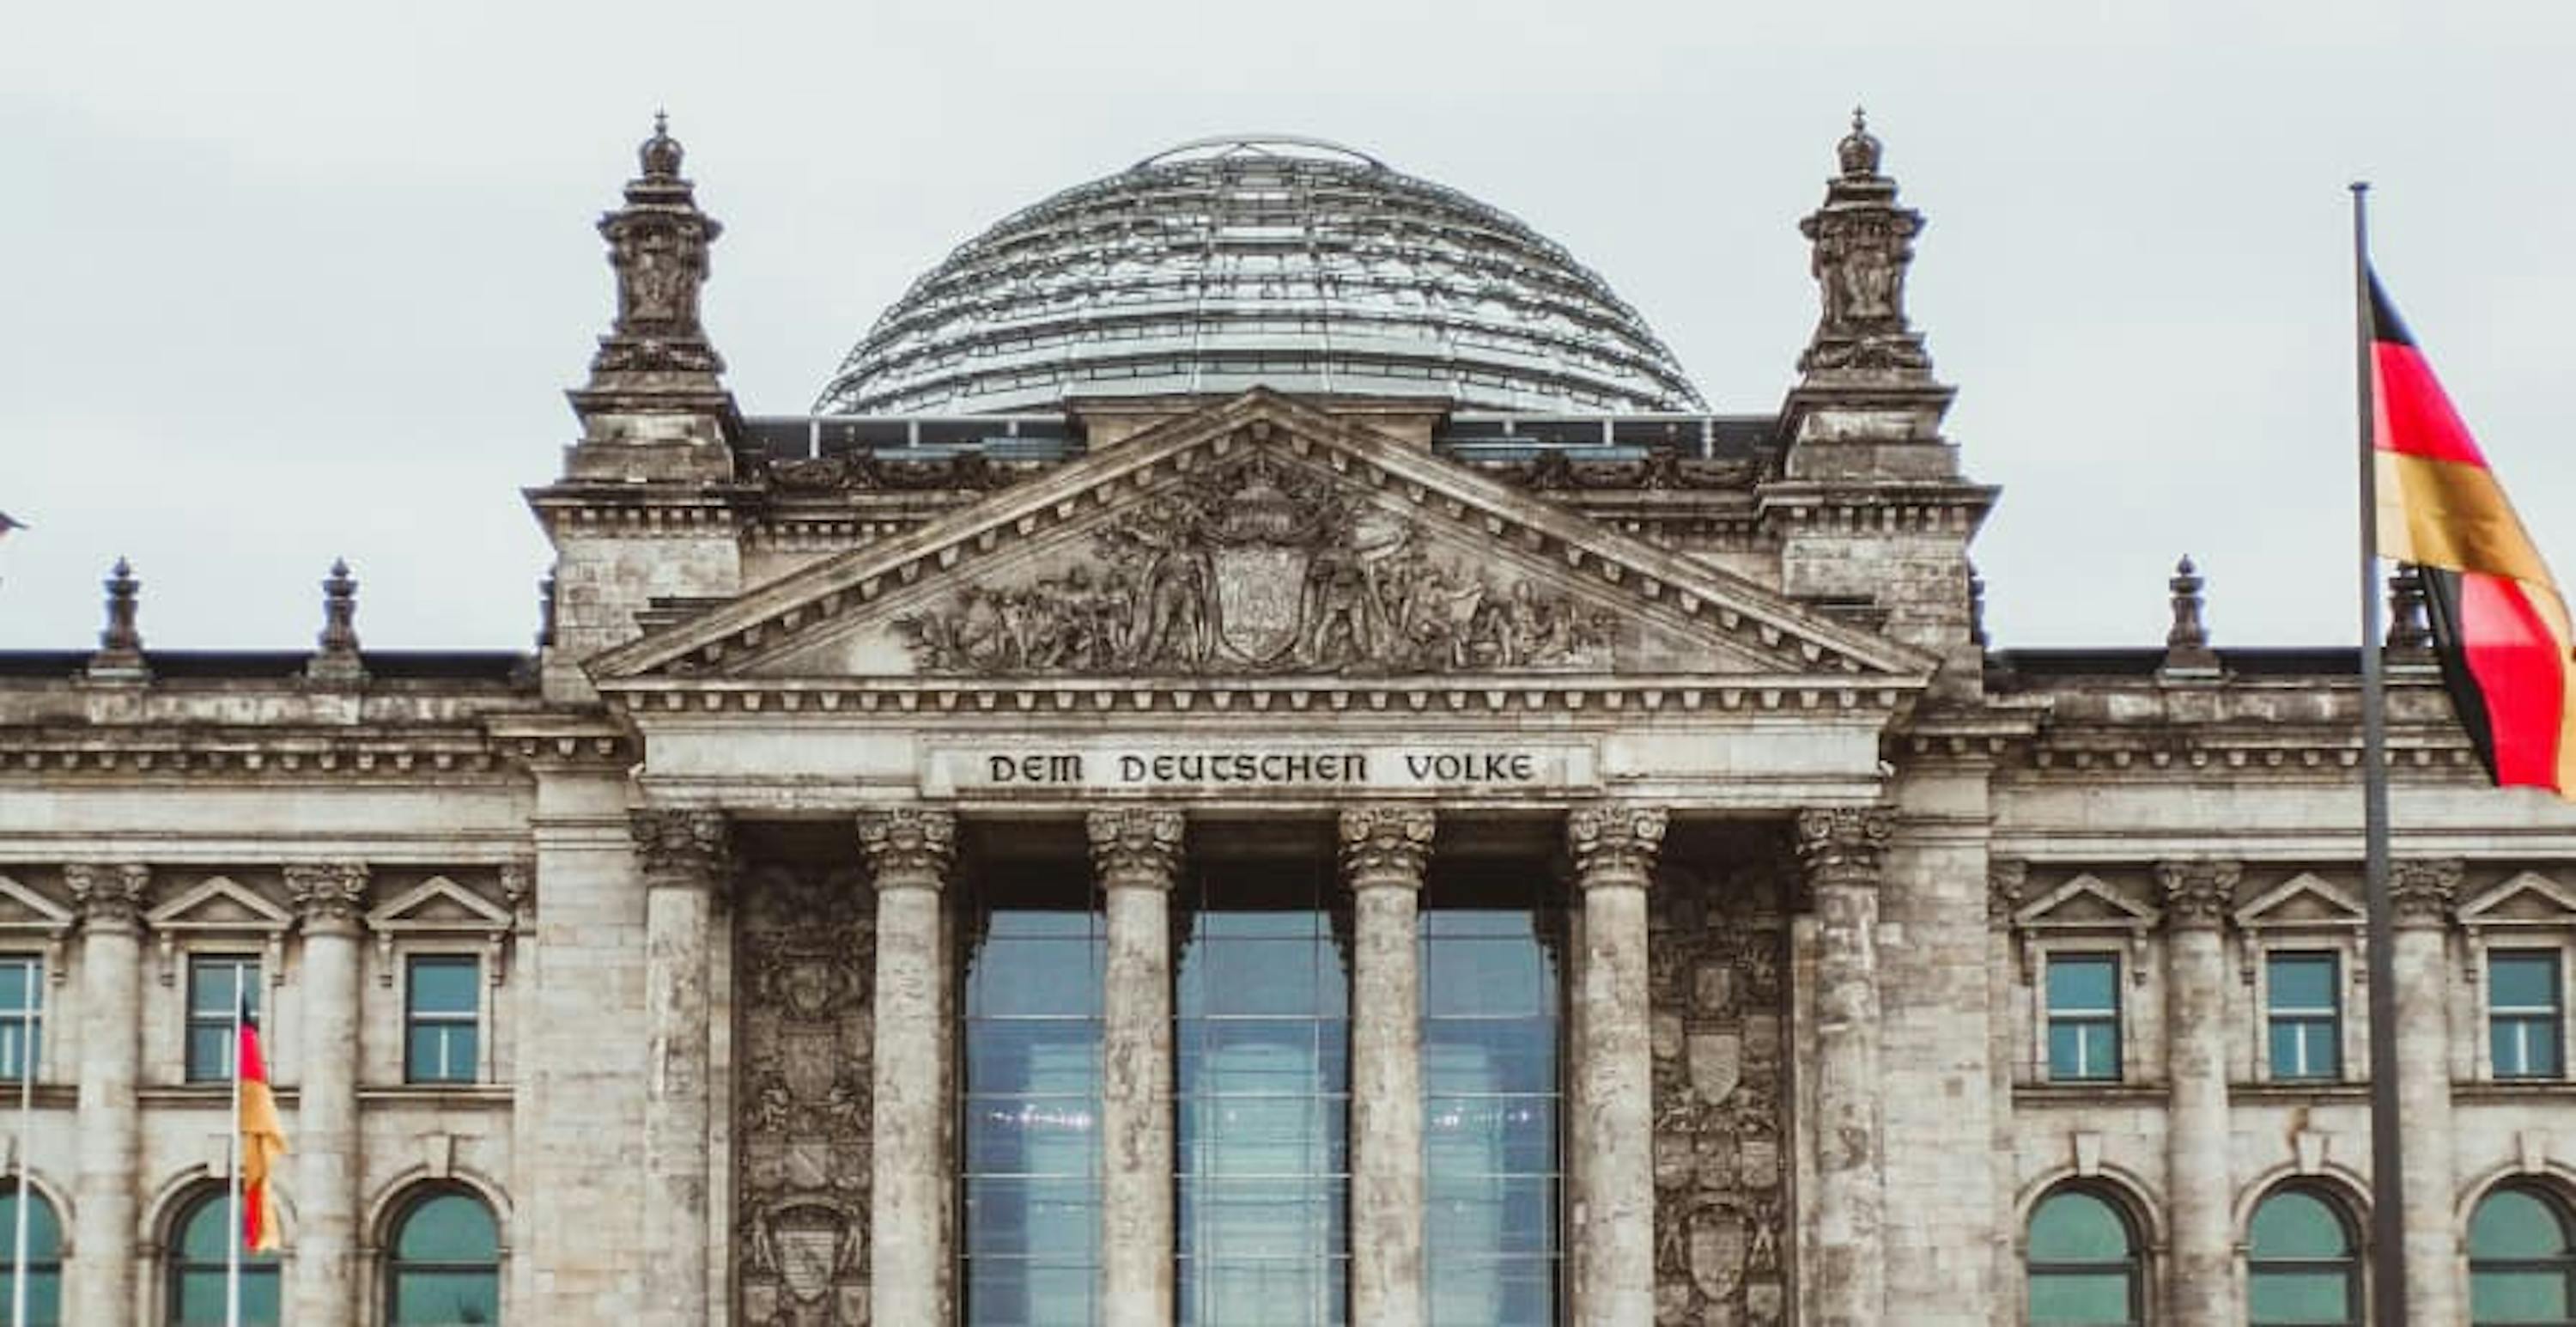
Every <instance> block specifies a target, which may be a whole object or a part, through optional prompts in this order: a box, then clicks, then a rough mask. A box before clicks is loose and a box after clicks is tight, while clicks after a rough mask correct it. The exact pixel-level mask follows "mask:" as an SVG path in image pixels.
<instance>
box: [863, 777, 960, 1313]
mask: <svg viewBox="0 0 2576 1327" xmlns="http://www.w3.org/2000/svg"><path fill="white" fill-rule="evenodd" d="M859 851H860V852H861V853H862V854H863V855H865V856H866V858H867V860H868V872H869V875H870V877H871V878H872V879H873V881H874V883H875V885H876V895H877V975H876V1008H875V1011H874V1012H875V1024H876V1056H875V1060H874V1064H873V1070H874V1074H875V1086H876V1121H875V1128H874V1135H873V1138H872V1143H873V1145H872V1146H871V1148H870V1149H869V1151H870V1156H871V1158H872V1162H871V1164H872V1167H873V1168H872V1169H871V1170H870V1172H869V1177H868V1239H869V1275H870V1277H871V1278H872V1283H871V1286H870V1291H869V1294H870V1303H871V1306H872V1313H871V1316H870V1321H873V1322H880V1323H886V1324H894V1323H907V1324H915V1323H917V1324H919V1325H920V1327H941V1325H942V1324H945V1323H948V1322H951V1321H953V1320H954V1315H955V1312H956V1305H955V1303H954V1298H953V1296H951V1295H950V1293H949V1286H950V1276H949V1263H950V1261H951V1258H950V1250H949V1234H950V1231H951V1229H952V1224H951V1222H950V1220H949V1203H950V1196H949V1180H948V1099H947V1091H946V1084H947V1082H948V1073H947V1059H946V1057H947V1046H948V1038H949V1035H950V1030H949V1028H948V1026H947V1023H946V1020H945V1019H944V1018H943V1017H942V1014H941V1011H942V1010H943V1009H945V1008H946V1002H945V1001H944V1000H943V998H942V994H943V992H944V991H945V990H946V989H947V985H948V954H947V951H946V949H945V947H944V946H943V945H942V944H941V943H940V927H939V894H940V891H941V890H943V889H945V888H947V886H948V875H949V869H950V867H952V866H954V865H955V864H956V861H957V817H956V816H954V815H952V814H950V813H948V812H946V811H932V810H925V809H923V808H920V807H901V808H897V809H895V810H891V811H871V812H868V813H867V814H865V815H862V816H860V817H859Z"/></svg>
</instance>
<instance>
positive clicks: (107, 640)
mask: <svg viewBox="0 0 2576 1327" xmlns="http://www.w3.org/2000/svg"><path fill="white" fill-rule="evenodd" d="M101 584H102V586H103V587H104V588H105V589H106V591H107V625H106V626H105V627H104V628H102V629H101V630H100V631H99V633H98V652H97V653H95V654H92V655H91V656H90V657H89V676H90V677H91V678H93V679H96V680H103V681H119V682H131V681H141V680H142V679H143V678H145V677H146V676H147V675H148V670H147V669H146V668H145V666H144V662H143V632H142V630H141V629H140V628H139V627H137V626H136V625H135V615H136V611H137V610H138V609H139V608H140V607H141V605H142V601H143V600H142V594H143V582H141V581H138V580H136V579H134V567H133V565H132V564H130V563H128V562H127V561H126V560H125V559H123V558H118V559H117V560H116V565H115V566H114V567H113V568H111V569H109V571H108V573H107V579H106V580H105V581H104V582H102V583H101Z"/></svg>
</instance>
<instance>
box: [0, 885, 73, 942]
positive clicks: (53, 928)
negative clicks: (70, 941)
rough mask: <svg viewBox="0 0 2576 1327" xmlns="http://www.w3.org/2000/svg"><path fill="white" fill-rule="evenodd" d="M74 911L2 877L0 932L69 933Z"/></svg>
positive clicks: (0, 889) (0, 887) (0, 888)
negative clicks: (67, 931)
mask: <svg viewBox="0 0 2576 1327" xmlns="http://www.w3.org/2000/svg"><path fill="white" fill-rule="evenodd" d="M71 924H72V910H71V909H69V908H67V907H64V906H63V905H62V904H59V903H56V902H54V901H53V900H52V899H49V898H46V897H45V896H44V895H42V894H39V893H37V892H36V891H35V890H32V889H29V888H28V887H27V886H25V885H22V884H20V883H18V882H17V881H15V880H12V879H10V878H9V877H8V876H5V875H0V931H20V932H24V931H46V932H61V931H65V930H69V929H70V928H71Z"/></svg>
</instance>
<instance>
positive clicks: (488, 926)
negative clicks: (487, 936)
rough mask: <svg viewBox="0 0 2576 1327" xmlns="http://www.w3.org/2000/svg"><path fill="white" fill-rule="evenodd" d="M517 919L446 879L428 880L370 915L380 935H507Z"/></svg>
mask: <svg viewBox="0 0 2576 1327" xmlns="http://www.w3.org/2000/svg"><path fill="white" fill-rule="evenodd" d="M515 920H516V919H515V918H513V917H512V916H511V915H510V913H509V910H508V909H506V908H503V907H502V906H501V905H499V904H497V903H494V902H492V901H490V900H489V899H486V898H484V897H483V896H481V895H479V894H476V893H475V892H473V891H472V890H469V889H467V888H466V887H464V886H463V885H460V884H458V883H456V882H455V881H453V880H450V879H448V878H447V877H445V876H443V875H441V876H431V877H430V878H429V879H427V880H424V881H422V882H420V883H419V884H417V885H414V886H412V887H411V888H409V889H406V890H404V891H403V892H402V893H400V894H397V895H395V896H394V897H393V898H391V899H388V900H386V901H385V903H384V905H383V906H382V907H379V908H377V909H375V910H374V911H372V912H370V913H368V914H367V926H368V928H369V929H371V930H377V931H451V932H452V931H493V930H501V931H506V930H508V929H510V927H511V925H512V924H513V922H514V921H515Z"/></svg>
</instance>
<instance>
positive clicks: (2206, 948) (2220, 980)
mask: <svg viewBox="0 0 2576 1327" xmlns="http://www.w3.org/2000/svg"><path fill="white" fill-rule="evenodd" d="M2239 874H2240V868H2239V867H2238V866H2237V864H2236V863H2234V862H2159V863H2157V865H2156V879H2157V881H2158V882H2159V883H2160V884H2161V885H2162V886H2163V892H2164V906H2165V1090H2166V1092H2167V1094H2168V1095H2167V1098H2166V1105H2165V1189H2166V1192H2167V1194H2168V1195H2169V1199H2168V1201H2169V1204H2170V1210H2171V1212H2172V1215H2173V1234H2172V1245H2171V1250H2172V1256H2171V1257H2169V1258H2167V1259H2166V1267H2165V1272H2166V1275H2165V1319H2166V1321H2168V1322H2171V1323H2172V1324H2174V1327H2227V1325H2228V1324H2230V1323H2232V1322H2234V1321H2235V1320H2236V1315H2237V1298H2236V1258H2235V1244H2236V1241H2235V1235H2234V1230H2235V1217H2234V1211H2233V1203H2232V1200H2233V1198H2234V1195H2235V1185H2234V1183H2233V1182H2232V1180H2231V1178H2230V1175H2231V1167H2230V1166H2229V1164H2228V1151H2229V1149H2228V1142H2227V981H2228V972H2227V952H2226V947H2225V943H2224V937H2223V936H2222V934H2221V928H2222V927H2223V926H2224V925H2225V923H2226V920H2227V914H2228V912H2229V910H2230V909H2231V908H2233V907H2234V906H2235V897H2236V880H2237V877H2238V875H2239Z"/></svg>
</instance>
